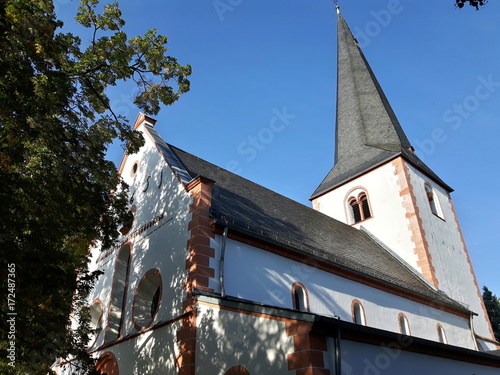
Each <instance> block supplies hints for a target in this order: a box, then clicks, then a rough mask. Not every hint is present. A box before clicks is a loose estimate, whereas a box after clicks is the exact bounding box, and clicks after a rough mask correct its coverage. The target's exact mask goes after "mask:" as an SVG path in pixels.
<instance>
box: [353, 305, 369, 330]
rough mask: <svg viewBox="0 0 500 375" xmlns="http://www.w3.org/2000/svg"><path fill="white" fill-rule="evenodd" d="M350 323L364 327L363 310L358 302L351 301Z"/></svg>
mask: <svg viewBox="0 0 500 375" xmlns="http://www.w3.org/2000/svg"><path fill="white" fill-rule="evenodd" d="M352 321H353V322H354V323H356V324H360V325H362V326H364V325H366V318H365V310H364V308H363V305H362V304H361V302H359V301H358V300H354V301H352Z"/></svg>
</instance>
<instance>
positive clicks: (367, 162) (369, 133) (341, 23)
mask: <svg viewBox="0 0 500 375" xmlns="http://www.w3.org/2000/svg"><path fill="white" fill-rule="evenodd" d="M337 9H338V8H337ZM337 38H338V41H337V126H336V134H335V165H334V167H333V168H332V170H331V171H330V172H329V173H328V175H327V176H326V177H325V179H324V180H323V182H322V183H321V184H320V185H319V186H318V188H317V189H316V191H315V192H314V193H313V195H312V196H311V198H310V199H314V198H315V197H317V196H319V195H321V194H323V193H326V192H327V191H329V190H331V189H333V188H335V187H337V186H339V185H341V184H343V183H345V182H347V181H349V180H351V179H352V178H355V177H357V176H359V175H360V174H362V173H364V172H367V171H369V170H370V169H373V168H375V167H377V166H379V165H381V164H383V163H384V162H387V161H388V160H390V159H393V158H394V157H396V156H399V155H402V156H403V157H404V158H405V159H406V160H407V161H409V162H410V163H411V164H413V165H414V166H415V167H417V168H419V169H421V170H422V171H423V172H425V173H426V174H428V175H429V177H431V178H432V179H433V180H435V181H436V182H437V183H439V184H440V185H442V186H443V187H445V188H446V189H447V190H449V191H452V189H451V188H450V187H449V186H448V185H446V184H445V183H444V182H443V181H441V179H439V177H438V176H437V175H435V174H434V173H433V172H432V171H431V170H430V169H429V168H428V167H427V166H426V165H425V164H424V163H423V162H422V161H421V160H420V159H418V158H417V157H416V156H415V154H414V153H413V147H412V146H411V144H410V142H409V141H408V138H406V135H405V133H404V131H403V129H402V128H401V125H400V124H399V121H398V119H397V118H396V115H395V114H394V111H393V110H392V108H391V106H390V104H389V102H388V100H387V98H386V96H385V94H384V92H383V91H382V88H381V87H380V85H379V83H378V81H377V79H376V78H375V75H374V74H373V71H372V70H371V68H370V65H369V64H368V62H367V61H366V58H365V56H364V55H363V52H362V51H361V49H360V48H359V46H358V43H357V41H356V39H355V38H354V36H353V35H352V33H351V31H350V30H349V27H348V26H347V24H346V22H345V20H344V18H343V17H342V15H341V14H340V12H338V23H337Z"/></svg>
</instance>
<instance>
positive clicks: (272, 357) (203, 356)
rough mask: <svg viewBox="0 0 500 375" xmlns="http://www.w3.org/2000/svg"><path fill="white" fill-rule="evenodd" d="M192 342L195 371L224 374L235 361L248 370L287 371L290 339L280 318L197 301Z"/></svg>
mask: <svg viewBox="0 0 500 375" xmlns="http://www.w3.org/2000/svg"><path fill="white" fill-rule="evenodd" d="M196 344H197V348H196V373H197V374H211V375H224V374H225V373H226V371H228V370H229V369H230V368H231V367H233V366H237V365H240V366H244V367H245V368H246V369H247V370H248V371H249V372H250V374H273V375H289V374H290V373H291V372H290V371H288V362H287V354H288V353H292V352H294V347H293V339H292V338H290V337H287V336H286V330H285V323H284V322H283V321H278V320H273V319H269V318H266V317H261V316H255V315H249V314H246V313H240V312H234V311H228V310H221V309H218V308H216V307H211V306H205V305H199V306H198V319H197V329H196Z"/></svg>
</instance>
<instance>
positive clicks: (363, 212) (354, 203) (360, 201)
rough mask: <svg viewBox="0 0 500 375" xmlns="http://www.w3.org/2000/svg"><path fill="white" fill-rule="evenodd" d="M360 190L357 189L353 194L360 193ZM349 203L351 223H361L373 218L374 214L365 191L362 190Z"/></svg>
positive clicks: (350, 198) (351, 197)
mask: <svg viewBox="0 0 500 375" xmlns="http://www.w3.org/2000/svg"><path fill="white" fill-rule="evenodd" d="M359 191H360V190H359V189H357V190H355V191H353V192H352V193H354V194H355V193H356V192H359ZM347 202H348V203H349V210H350V216H351V218H350V219H351V220H350V221H351V223H353V224H355V223H359V222H360V221H363V220H366V219H368V218H370V217H372V213H371V210H370V203H369V202H368V196H367V195H366V193H365V192H364V191H362V190H361V192H359V193H358V194H357V196H356V195H351V196H350V197H349V198H348V200H347Z"/></svg>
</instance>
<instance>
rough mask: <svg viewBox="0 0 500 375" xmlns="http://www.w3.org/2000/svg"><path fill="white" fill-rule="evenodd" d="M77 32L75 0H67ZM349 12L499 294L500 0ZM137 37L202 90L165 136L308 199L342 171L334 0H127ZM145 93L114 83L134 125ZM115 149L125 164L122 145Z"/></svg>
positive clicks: (479, 269)
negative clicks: (137, 102)
mask: <svg viewBox="0 0 500 375" xmlns="http://www.w3.org/2000/svg"><path fill="white" fill-rule="evenodd" d="M55 2H56V9H57V12H58V15H59V17H60V18H61V19H62V20H63V21H65V25H66V26H65V27H66V28H67V30H71V31H74V32H77V33H78V32H79V31H78V30H79V29H78V28H76V27H75V25H74V21H72V16H73V14H74V8H75V6H76V2H75V1H70V0H55ZM339 5H340V6H341V11H342V14H343V15H344V18H345V19H346V21H347V23H348V24H349V26H350V28H351V30H352V31H353V33H354V34H355V36H356V37H357V39H358V40H359V42H360V45H361V47H362V49H363V51H364V53H365V55H366V57H367V59H368V61H369V63H370V65H371V67H372V69H373V70H374V72H375V74H376V76H377V78H378V80H379V82H380V83H381V85H382V88H383V89H384V91H385V93H386V95H387V97H388V99H389V101H390V103H391V105H392V106H393V109H394V111H395V112H396V115H397V116H398V118H399V121H400V122H401V124H402V126H403V128H404V130H405V132H406V134H407V136H408V138H409V139H410V142H411V143H412V144H413V146H414V147H415V149H416V151H417V154H418V155H419V156H420V157H421V158H422V159H423V160H424V161H425V162H426V163H427V165H429V166H430V167H431V168H432V169H433V170H434V171H435V172H436V173H437V174H438V175H439V176H440V177H441V178H442V179H443V180H444V181H445V182H446V183H447V184H449V185H450V186H451V187H453V188H454V189H455V192H454V193H453V194H452V198H453V200H454V204H455V208H456V210H457V213H458V217H459V221H460V223H461V225H462V230H463V233H464V236H465V240H466V243H467V245H468V248H469V253H470V255H471V258H472V262H473V265H474V267H475V270H476V276H477V278H478V282H479V285H480V286H483V285H486V286H488V287H489V288H490V290H492V291H493V292H494V293H495V294H497V295H499V296H500V279H499V278H498V265H499V263H500V255H499V247H500V246H499V242H500V228H499V225H500V219H499V218H498V217H497V216H496V214H497V213H498V212H500V199H498V197H497V195H498V194H497V193H496V189H498V188H499V179H500V177H499V173H498V171H499V168H498V165H497V163H498V160H499V155H498V152H497V150H498V144H497V143H498V142H499V136H500V128H499V118H500V22H499V16H500V4H499V3H498V2H497V1H490V3H489V4H488V5H487V6H486V7H485V8H484V9H482V10H480V11H475V10H474V9H472V8H471V9H466V8H464V9H462V10H458V9H455V8H454V6H453V5H454V0H441V1H432V2H431V1H424V0H420V1H419V0H390V1H386V0H383V1H373V0H345V1H342V0H340V1H339ZM121 7H122V10H123V17H124V19H125V20H126V21H127V25H126V31H127V33H128V34H129V36H131V37H132V36H135V35H137V34H141V33H144V32H145V31H146V30H147V29H149V28H157V29H158V32H159V33H161V34H165V35H167V36H168V37H169V48H170V50H169V54H170V55H171V56H173V57H176V58H177V59H178V60H179V62H180V63H181V64H191V65H192V68H193V74H192V76H191V79H190V80H191V91H190V92H189V93H187V94H185V95H184V96H183V97H181V99H180V100H179V101H178V102H177V103H175V104H174V105H173V106H171V107H166V108H163V109H162V111H161V112H160V114H159V115H158V116H157V117H156V118H157V120H158V123H157V129H158V131H159V132H160V134H161V135H162V136H163V138H164V139H165V140H166V141H167V142H169V143H172V144H174V145H175V146H177V147H180V148H182V149H184V150H186V151H189V152H191V153H193V154H195V155H197V156H199V157H201V158H204V159H206V160H208V161H210V162H212V163H214V164H217V165H219V166H221V167H224V168H227V169H229V170H232V171H234V172H236V173H238V174H240V175H242V176H243V177H245V178H248V179H250V180H252V181H255V182H257V183H259V184H261V185H263V186H265V187H267V188H270V189H272V190H274V191H276V192H278V193H280V194H283V195H285V196H288V197H290V198H292V199H294V200H296V201H299V202H301V203H303V204H305V205H308V206H310V204H309V201H308V197H309V196H310V194H311V193H312V192H313V191H314V190H315V188H316V187H317V186H318V184H319V183H320V182H321V180H322V179H323V178H324V177H325V176H326V174H327V173H328V171H329V170H330V169H331V167H332V166H333V154H334V126H335V95H336V11H335V6H334V3H333V2H332V1H330V0H308V1H306V0H286V1H285V0H280V1H278V0H266V1H264V0H205V1H201V0H141V1H134V2H131V1H128V2H126V1H122V3H121ZM133 93H134V89H133V88H131V86H128V85H124V86H119V87H117V88H113V89H112V90H110V91H109V95H110V97H111V103H112V104H113V105H114V107H115V109H116V110H117V112H119V113H120V114H122V115H125V116H127V117H128V118H129V120H130V121H131V122H133V121H134V119H135V117H136V116H137V113H138V109H137V108H136V107H134V105H133V104H132V95H133ZM109 157H110V158H111V159H112V160H114V161H115V162H116V163H119V162H120V160H121V157H122V150H121V148H119V147H113V148H112V149H111V150H110V153H109Z"/></svg>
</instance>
